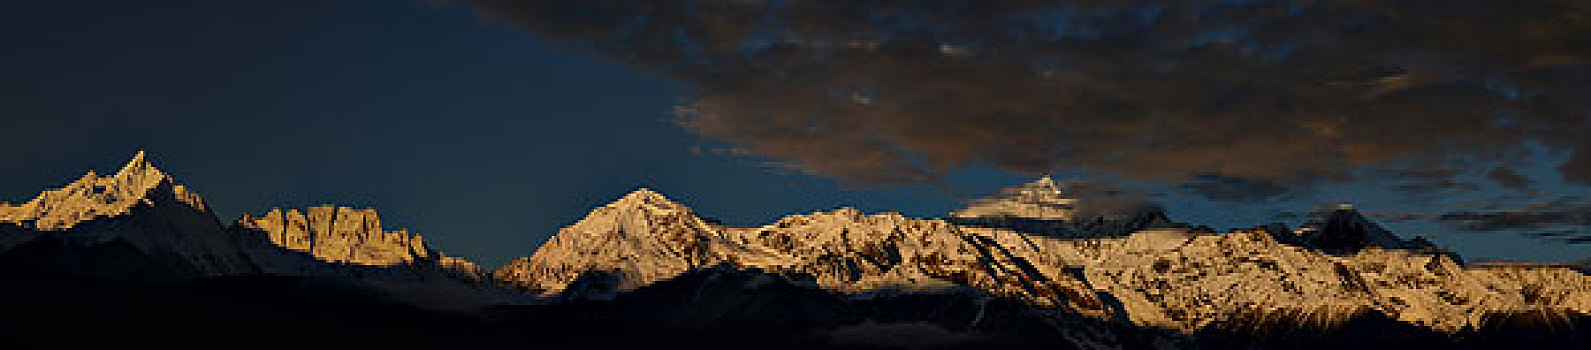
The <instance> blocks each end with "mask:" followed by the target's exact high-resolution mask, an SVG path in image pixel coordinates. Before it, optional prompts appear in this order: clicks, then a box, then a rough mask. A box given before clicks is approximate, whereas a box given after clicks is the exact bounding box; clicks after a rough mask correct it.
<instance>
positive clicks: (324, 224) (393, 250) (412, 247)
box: [238, 206, 430, 266]
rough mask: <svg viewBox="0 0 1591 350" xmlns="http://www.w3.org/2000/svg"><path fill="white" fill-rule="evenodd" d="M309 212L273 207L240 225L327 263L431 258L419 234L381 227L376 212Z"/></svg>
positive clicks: (398, 262) (389, 262)
mask: <svg viewBox="0 0 1591 350" xmlns="http://www.w3.org/2000/svg"><path fill="white" fill-rule="evenodd" d="M307 212H308V213H307V214H306V213H301V212H299V211H298V210H288V211H285V212H284V211H282V210H280V209H272V210H271V211H270V212H269V213H266V214H265V215H264V216H261V217H258V218H255V217H250V216H244V217H243V218H242V219H240V220H238V226H239V227H243V228H249V229H256V230H260V231H263V232H266V233H267V234H268V237H269V238H270V240H271V243H273V244H276V245H278V246H281V247H284V248H287V249H292V250H296V251H300V252H305V253H310V254H311V255H314V256H315V257H316V258H318V259H320V260H322V261H328V262H338V263H350V264H360V265H377V266H386V265H401V264H407V263H412V262H415V261H418V260H423V259H426V258H428V257H429V256H430V253H429V252H428V251H426V249H425V244H424V243H423V241H422V239H421V238H420V237H419V236H410V235H409V233H408V232H407V231H404V230H397V231H386V230H384V229H382V226H381V218H380V217H379V216H378V215H377V214H376V211H375V210H371V209H365V210H360V209H349V208H341V207H333V206H320V207H313V208H309V209H308V210H307Z"/></svg>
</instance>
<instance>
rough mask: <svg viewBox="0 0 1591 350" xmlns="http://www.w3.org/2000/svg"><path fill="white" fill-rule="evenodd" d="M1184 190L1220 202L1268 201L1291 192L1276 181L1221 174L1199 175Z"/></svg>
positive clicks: (1185, 185) (1183, 186) (1184, 184)
mask: <svg viewBox="0 0 1591 350" xmlns="http://www.w3.org/2000/svg"><path fill="white" fill-rule="evenodd" d="M1182 188H1183V189H1185V190H1189V191H1191V192H1193V193H1195V194H1198V195H1200V196H1203V197H1205V198H1210V199H1214V200H1220V201H1257V200H1266V199H1271V198H1275V197H1278V196H1281V195H1283V194H1286V193H1288V192H1290V191H1289V188H1288V187H1287V186H1283V185H1282V184H1278V183H1276V182H1274V181H1270V180H1265V179H1253V178H1242V177H1234V176H1225V175H1219V174H1200V175H1197V176H1195V177H1194V180H1193V181H1189V182H1187V183H1183V184H1182Z"/></svg>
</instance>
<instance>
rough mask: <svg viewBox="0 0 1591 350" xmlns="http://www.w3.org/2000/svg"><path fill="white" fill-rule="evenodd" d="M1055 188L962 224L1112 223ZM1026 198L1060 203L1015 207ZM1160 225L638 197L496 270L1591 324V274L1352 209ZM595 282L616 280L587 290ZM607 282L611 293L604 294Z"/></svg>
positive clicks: (1232, 321) (1185, 309)
mask: <svg viewBox="0 0 1591 350" xmlns="http://www.w3.org/2000/svg"><path fill="white" fill-rule="evenodd" d="M1046 183H1048V181H1041V182H1039V183H1036V184H1030V185H1027V186H1024V187H1022V188H1019V189H1018V190H1013V191H1008V192H1006V193H1007V194H1013V193H1014V194H1016V195H1018V196H1020V197H1021V198H1026V199H1033V201H1026V202H1024V201H1025V200H1018V201H1013V202H1007V203H1006V204H999V205H994V206H991V205H992V204H990V203H994V202H995V201H984V202H981V203H979V204H975V206H981V208H983V209H975V210H963V211H959V212H957V214H956V215H955V216H959V217H961V218H980V217H982V218H991V217H998V218H1000V219H1002V220H1012V219H1019V220H1020V219H1030V220H1038V221H1044V222H1054V223H1055V225H1056V226H1048V227H1051V228H1056V227H1059V229H1062V230H1079V229H1087V228H1088V227H1091V226H1088V224H1090V223H1093V224H1097V223H1099V222H1102V221H1101V220H1099V219H1098V217H1097V216H1095V217H1089V218H1087V219H1082V218H1080V217H1079V216H1076V215H1070V214H1067V212H1066V211H1067V210H1075V208H1073V207H1067V206H1063V205H1060V204H1065V203H1073V204H1077V203H1076V202H1068V201H1062V200H1058V199H1056V198H1059V197H1058V194H1057V193H1049V194H1046V193H1042V192H1043V191H1046V190H1049V191H1058V189H1055V188H1054V187H1048V188H1046V186H1044V185H1046ZM1027 202H1045V203H1060V204H1057V205H1054V206H1050V205H1047V204H1046V205H1039V204H1034V203H1028V204H1033V205H1038V206H1039V207H1022V206H1021V205H1017V204H1012V203H1018V204H1020V203H1027ZM991 208H992V209H991ZM1013 208H1015V209H1013ZM1024 208H1025V209H1024ZM990 213H995V214H990ZM1073 213H1074V214H1075V212H1073ZM1150 213H1153V212H1150ZM985 214H988V215H993V216H980V215H985ZM1027 214H1033V215H1035V217H1031V218H1029V217H1023V216H1022V215H1027ZM1127 217H1128V218H1131V217H1140V218H1141V217H1144V216H1139V215H1129V216H1127ZM1149 217H1157V219H1155V220H1151V221H1147V222H1146V221H1134V220H1124V221H1115V222H1117V223H1131V224H1120V225H1115V226H1108V227H1107V228H1108V229H1124V230H1125V229H1130V231H1127V232H1124V233H1118V234H1109V235H1077V234H1073V233H1070V232H1069V233H1066V234H1044V232H1037V233H1036V234H1035V232H1029V231H1028V230H1031V229H1032V227H1025V228H1023V229H1020V230H1019V229H1014V228H1010V227H1002V226H998V225H976V224H966V222H958V221H944V220H924V219H912V218H906V217H903V216H901V215H899V214H875V215H867V214H863V213H860V212H858V211H856V210H852V209H841V210H838V211H834V212H820V213H813V214H809V215H795V216H790V217H786V218H784V219H781V220H779V221H778V222H775V223H773V224H769V225H766V226H763V227H757V228H735V227H722V226H717V225H712V224H708V223H706V222H705V221H703V220H701V219H700V218H698V217H697V216H696V215H695V214H693V213H692V212H691V211H690V209H688V208H686V207H684V206H683V205H680V204H678V203H675V202H673V201H669V200H668V199H667V198H664V197H663V196H662V195H659V194H657V193H655V192H652V191H649V190H641V191H637V192H636V193H632V194H630V195H628V196H626V197H625V198H623V199H620V200H619V201H616V202H614V203H613V204H610V205H608V206H605V207H603V208H599V209H597V210H596V211H594V212H593V213H592V214H591V215H590V216H588V217H586V218H585V219H583V220H581V221H580V222H579V223H577V224H575V225H573V226H570V227H568V228H565V229H563V230H561V231H560V232H559V234H558V235H557V236H555V237H554V238H553V239H552V241H550V242H549V243H548V244H547V245H545V246H543V247H542V248H541V249H540V250H538V251H537V252H536V254H535V255H532V256H531V257H529V258H521V259H517V260H515V261H514V262H513V263H511V264H509V265H507V266H504V267H503V268H501V269H499V270H498V271H496V272H495V274H496V276H498V278H499V279H501V280H503V281H507V282H509V283H513V284H516V285H519V286H522V287H524V288H529V289H533V290H537V291H540V292H542V293H544V294H558V293H561V292H565V291H566V289H569V288H571V287H570V286H572V285H579V289H581V290H582V293H586V292H589V291H590V290H591V289H592V288H596V289H601V287H593V286H602V285H609V286H611V288H613V289H615V290H608V291H605V292H603V293H604V294H603V295H607V296H611V295H613V294H614V293H621V292H624V291H628V290H633V289H635V288H637V287H639V286H645V285H649V284H653V283H656V282H658V281H662V280H667V279H670V278H672V277H673V276H677V275H679V274H681V273H684V272H686V271H692V270H696V269H702V268H707V267H711V266H734V267H740V268H754V269H757V270H759V271H768V272H771V273H778V274H782V275H800V276H809V277H810V278H811V281H812V283H813V284H815V285H817V286H819V287H821V288H824V289H826V290H831V291H839V292H843V293H846V294H849V295H852V296H853V297H864V298H865V297H869V296H871V295H878V294H879V293H885V294H891V293H900V292H908V293H943V292H951V293H954V292H955V291H957V290H968V291H977V292H980V293H988V294H990V295H995V296H1002V297H1008V298H1012V299H1014V300H1021V301H1023V302H1026V303H1028V304H1030V305H1034V306H1038V307H1041V308H1060V309H1065V310H1069V311H1073V312H1077V313H1081V314H1084V315H1090V316H1093V317H1097V318H1109V319H1118V320H1122V321H1126V322H1128V323H1131V324H1133V325H1137V326H1144V327H1152V328H1159V329H1170V330H1176V331H1180V332H1188V333H1191V332H1196V331H1199V330H1201V329H1206V328H1210V327H1233V326H1236V325H1237V324H1238V323H1243V324H1245V325H1247V326H1253V325H1254V324H1290V325H1311V326H1317V327H1332V326H1335V325H1340V324H1343V323H1345V322H1348V321H1349V320H1352V319H1356V317H1360V316H1364V315H1382V316H1385V317H1387V318H1390V319H1394V320H1397V321H1399V322H1404V323H1407V324H1412V325H1417V326H1419V327H1423V328H1426V329H1430V330H1433V331H1437V332H1448V333H1452V332H1460V331H1466V330H1475V329H1479V328H1481V327H1483V326H1485V324H1486V323H1487V322H1488V320H1490V319H1497V318H1499V317H1506V316H1507V315H1515V314H1532V313H1534V314H1560V315H1571V314H1581V315H1586V314H1591V307H1588V306H1587V305H1588V303H1591V278H1588V277H1587V276H1586V275H1584V274H1581V273H1579V272H1577V271H1574V270H1571V269H1567V268H1496V267H1493V268H1484V269H1481V268H1466V267H1465V266H1464V265H1462V264H1461V262H1460V261H1458V260H1456V255H1454V254H1451V253H1447V252H1443V251H1440V250H1439V249H1436V248H1435V246H1434V245H1432V244H1430V243H1429V242H1424V241H1411V240H1402V239H1400V238H1398V237H1396V236H1394V235H1392V234H1390V233H1388V232H1386V231H1385V230H1382V229H1380V228H1379V227H1378V226H1376V225H1374V224H1373V223H1371V222H1370V221H1369V220H1367V219H1365V218H1364V217H1363V216H1361V215H1359V214H1358V213H1357V212H1355V211H1353V210H1351V209H1348V208H1344V209H1342V210H1339V211H1336V212H1331V213H1329V214H1327V215H1325V216H1323V217H1322V218H1321V219H1319V220H1317V221H1314V222H1312V223H1310V224H1307V225H1305V227H1304V228H1303V229H1300V230H1298V231H1286V230H1285V228H1280V227H1271V228H1263V229H1254V230H1240V231H1235V232H1230V233H1223V234H1217V233H1214V232H1210V231H1208V230H1202V229H1197V228H1191V227H1188V226H1185V225H1174V224H1168V223H1165V222H1163V216H1154V215H1152V214H1151V215H1150V216H1149ZM1117 218H1121V217H1117ZM1080 219H1082V220H1085V221H1084V222H1078V220H1080ZM973 223H979V222H976V221H975V222H973ZM1092 227H1098V226H1092ZM594 272H600V273H594ZM597 275H600V276H602V278H584V279H582V276H586V277H591V276H597ZM603 278H606V281H609V282H610V283H606V284H604V283H597V282H596V281H603V280H604V279H603Z"/></svg>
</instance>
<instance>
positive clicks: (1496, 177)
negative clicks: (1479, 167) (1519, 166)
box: [1486, 168, 1532, 190]
mask: <svg viewBox="0 0 1591 350" xmlns="http://www.w3.org/2000/svg"><path fill="white" fill-rule="evenodd" d="M1486 177H1487V178H1490V179H1492V181H1496V182H1497V183H1498V184H1501V185H1503V186H1504V187H1508V188H1512V189H1517V190H1522V189H1527V188H1530V184H1531V183H1532V181H1531V180H1530V178H1528V177H1525V176H1524V175H1520V174H1519V173H1518V172H1515V171H1513V170H1512V169H1508V168H1497V169H1492V171H1491V172H1488V173H1486Z"/></svg>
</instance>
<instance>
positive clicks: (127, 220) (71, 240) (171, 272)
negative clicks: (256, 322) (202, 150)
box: [0, 152, 257, 277]
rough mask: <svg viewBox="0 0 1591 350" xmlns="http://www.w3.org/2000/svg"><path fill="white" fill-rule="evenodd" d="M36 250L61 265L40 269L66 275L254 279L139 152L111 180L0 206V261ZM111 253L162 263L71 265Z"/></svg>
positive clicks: (199, 207)
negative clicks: (241, 276) (2, 257)
mask: <svg viewBox="0 0 1591 350" xmlns="http://www.w3.org/2000/svg"><path fill="white" fill-rule="evenodd" d="M106 249H110V250H106ZM18 250H22V251H18ZM39 250H51V251H54V252H53V253H50V254H48V255H50V256H52V257H55V258H58V259H60V260H59V261H56V263H42V262H39V263H40V265H41V266H42V265H50V266H54V267H61V268H66V269H68V270H73V271H70V272H68V271H59V272H60V273H66V274H87V275H103V274H106V273H109V274H113V275H119V277H183V276H219V275H236V274H249V273H255V272H257V269H256V268H255V266H254V265H253V264H252V262H251V261H250V259H249V258H248V257H247V256H246V255H245V254H244V253H243V250H242V248H241V247H240V243H239V242H238V240H236V239H235V237H232V236H230V235H228V234H227V231H226V230H225V229H224V228H223V227H222V226H221V224H220V222H219V221H218V220H216V219H215V216H214V214H212V213H210V211H209V209H208V208H206V207H205V205H204V202H203V200H201V199H200V198H199V196H198V195H196V194H194V193H193V192H192V191H189V190H188V189H187V188H185V187H183V186H181V185H178V184H175V183H174V182H173V180H172V179H171V177H170V176H168V175H166V174H165V173H164V172H161V171H160V170H158V169H155V167H154V166H153V165H151V164H150V163H149V162H148V160H147V159H145V156H144V153H143V152H139V153H138V155H136V156H134V157H133V159H132V160H131V161H130V162H128V163H127V165H126V166H123V167H122V169H121V170H120V171H118V172H117V173H116V174H115V175H111V176H103V177H102V176H98V175H96V174H94V173H93V172H90V173H89V174H87V175H84V176H83V177H82V178H80V179H78V180H77V181H74V182H72V183H71V184H68V185H67V186H66V187H63V188H61V189H56V190H49V191H45V192H44V193H43V194H40V195H39V196H38V197H36V198H34V199H33V200H31V201H29V202H27V203H24V204H21V205H3V204H0V254H32V253H40V252H39ZM110 251H115V252H116V253H114V255H117V256H125V259H134V260H138V261H143V262H159V263H155V264H151V265H148V266H143V267H141V268H138V269H123V268H121V267H117V266H116V264H115V263H106V264H103V265H95V266H86V265H77V263H75V262H74V260H76V261H96V260H99V259H101V258H104V257H106V256H108V255H106V254H112V253H108V252H110ZM90 255H95V256H90ZM68 257H73V258H68ZM36 262H37V261H36ZM126 264H134V265H136V264H138V262H137V261H132V262H127V263H126ZM112 270H115V272H111V271H112Z"/></svg>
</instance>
